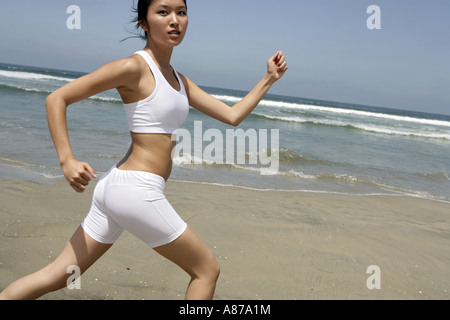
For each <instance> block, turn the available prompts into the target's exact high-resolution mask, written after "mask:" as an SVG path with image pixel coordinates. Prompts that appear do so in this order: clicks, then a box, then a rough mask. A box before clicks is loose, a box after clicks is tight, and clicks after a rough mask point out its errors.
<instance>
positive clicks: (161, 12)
mask: <svg viewBox="0 0 450 320" xmlns="http://www.w3.org/2000/svg"><path fill="white" fill-rule="evenodd" d="M167 13H168V12H167V11H166V10H160V11H158V14H160V15H166V14H167Z"/></svg>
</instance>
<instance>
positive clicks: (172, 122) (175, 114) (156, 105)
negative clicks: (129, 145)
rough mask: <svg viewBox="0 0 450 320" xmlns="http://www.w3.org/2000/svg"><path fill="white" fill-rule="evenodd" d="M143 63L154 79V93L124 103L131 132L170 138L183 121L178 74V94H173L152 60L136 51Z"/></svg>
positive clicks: (183, 104) (183, 101)
mask: <svg viewBox="0 0 450 320" xmlns="http://www.w3.org/2000/svg"><path fill="white" fill-rule="evenodd" d="M135 54H139V55H140V56H141V57H143V58H144V59H145V61H146V62H147V64H148V66H149V68H150V70H151V71H152V73H153V76H154V77H155V83H156V85H155V90H154V91H153V93H152V94H151V95H150V96H149V97H147V98H146V99H144V100H141V101H138V102H133V103H124V104H123V106H124V109H125V113H126V115H127V119H128V125H129V127H130V131H131V132H135V133H162V134H172V133H173V132H174V131H175V130H176V129H178V128H179V127H181V125H182V124H183V123H184V121H186V118H187V116H188V113H189V101H188V98H187V94H186V90H185V88H184V85H183V81H181V79H180V77H179V75H178V73H177V72H176V71H175V75H176V77H177V79H178V82H179V83H180V91H177V90H175V89H174V88H173V87H172V86H171V85H170V84H169V83H168V82H167V80H166V78H165V77H164V75H163V74H162V73H161V71H160V70H159V68H158V66H157V65H156V63H155V62H154V61H153V59H152V57H151V56H150V55H149V54H148V53H147V52H146V51H144V50H142V51H138V52H136V53H135Z"/></svg>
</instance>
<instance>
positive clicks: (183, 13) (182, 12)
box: [178, 10, 187, 16]
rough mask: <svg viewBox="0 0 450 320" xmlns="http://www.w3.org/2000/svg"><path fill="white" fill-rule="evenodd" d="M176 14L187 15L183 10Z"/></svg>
mask: <svg viewBox="0 0 450 320" xmlns="http://www.w3.org/2000/svg"><path fill="white" fill-rule="evenodd" d="M178 14H179V15H180V16H186V15H187V12H186V11H185V10H182V11H180V12H178Z"/></svg>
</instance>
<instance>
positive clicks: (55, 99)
mask: <svg viewBox="0 0 450 320" xmlns="http://www.w3.org/2000/svg"><path fill="white" fill-rule="evenodd" d="M61 103H62V104H63V105H64V106H67V103H66V101H65V100H64V99H62V98H61V97H60V95H58V94H56V92H53V93H51V94H49V95H48V96H47V98H46V99H45V107H46V110H47V113H48V112H49V111H50V110H52V109H53V108H54V107H55V106H57V105H59V104H61Z"/></svg>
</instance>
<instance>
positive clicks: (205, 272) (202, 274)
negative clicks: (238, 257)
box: [191, 254, 220, 284]
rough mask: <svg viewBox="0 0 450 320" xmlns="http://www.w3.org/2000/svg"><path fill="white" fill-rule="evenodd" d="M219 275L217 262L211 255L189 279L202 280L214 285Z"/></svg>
mask: <svg viewBox="0 0 450 320" xmlns="http://www.w3.org/2000/svg"><path fill="white" fill-rule="evenodd" d="M219 275H220V265H219V262H218V261H217V260H216V258H214V256H213V255H212V254H211V256H210V257H209V258H208V259H207V260H205V261H204V262H203V264H202V267H201V268H198V269H197V270H195V271H194V272H193V273H192V274H191V277H192V279H195V278H197V279H202V280H205V281H208V282H210V283H214V284H215V283H216V282H217V279H218V278H219Z"/></svg>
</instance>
